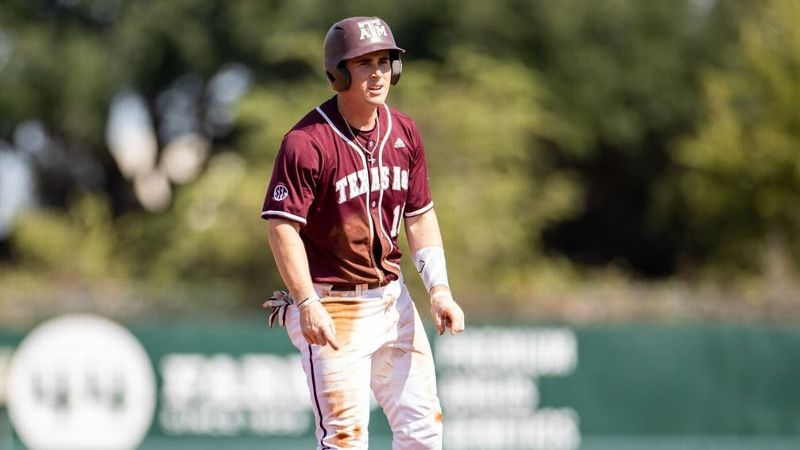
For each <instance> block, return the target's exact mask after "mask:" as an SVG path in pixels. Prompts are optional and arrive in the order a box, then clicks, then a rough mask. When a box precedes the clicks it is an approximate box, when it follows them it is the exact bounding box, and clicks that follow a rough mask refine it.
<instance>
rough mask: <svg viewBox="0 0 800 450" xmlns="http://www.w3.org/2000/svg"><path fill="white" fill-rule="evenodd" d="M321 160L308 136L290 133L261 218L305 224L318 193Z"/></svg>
mask: <svg viewBox="0 0 800 450" xmlns="http://www.w3.org/2000/svg"><path fill="white" fill-rule="evenodd" d="M320 161H321V158H320V154H319V149H318V148H317V146H316V145H315V144H314V141H313V139H312V138H311V136H310V135H309V134H308V133H305V132H303V131H292V132H290V133H288V134H287V135H286V136H285V137H284V138H283V142H282V143H281V148H280V150H279V151H278V155H277V157H276V158H275V166H274V167H273V169H272V179H271V180H270V182H269V187H268V188H267V193H266V196H265V198H264V206H263V207H262V209H261V217H262V218H264V219H270V218H276V217H277V218H282V219H287V220H291V221H294V222H298V223H300V224H303V225H305V224H306V218H307V215H308V210H309V208H310V207H311V204H312V203H313V202H314V195H315V192H316V191H317V180H319V173H320Z"/></svg>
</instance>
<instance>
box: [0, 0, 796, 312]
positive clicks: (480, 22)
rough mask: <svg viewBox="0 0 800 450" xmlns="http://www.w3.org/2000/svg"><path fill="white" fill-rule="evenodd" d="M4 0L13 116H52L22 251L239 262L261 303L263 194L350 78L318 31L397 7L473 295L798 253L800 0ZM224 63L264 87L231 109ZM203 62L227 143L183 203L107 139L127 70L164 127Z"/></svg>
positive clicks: (398, 101)
mask: <svg viewBox="0 0 800 450" xmlns="http://www.w3.org/2000/svg"><path fill="white" fill-rule="evenodd" d="M0 10H2V14H0V85H1V86H2V89H0V139H2V140H5V141H7V142H9V143H11V144H12V145H15V146H16V147H17V151H18V153H20V154H24V153H25V151H24V149H19V147H20V145H19V143H17V142H16V140H17V134H18V133H17V131H18V129H19V127H20V125H21V124H24V123H29V122H30V121H37V122H38V123H41V124H42V126H43V128H44V129H45V130H46V133H47V136H48V138H49V142H50V146H49V147H48V149H49V150H47V151H45V153H44V154H43V155H41V154H40V155H39V156H36V157H34V156H35V155H34V156H30V155H29V156H26V158H28V160H29V161H30V163H31V165H32V166H33V167H34V169H35V170H36V173H37V175H38V177H39V178H38V179H39V186H38V195H39V200H40V202H39V203H40V207H39V208H37V209H34V210H32V212H30V213H28V214H25V215H23V216H21V217H20V218H19V219H18V221H17V223H16V226H15V228H14V232H13V234H12V235H11V237H10V239H9V241H8V243H7V244H6V247H8V249H9V250H8V251H6V252H5V253H4V254H5V256H4V260H5V270H6V271H8V272H10V273H18V272H19V271H20V270H23V271H30V272H32V273H39V274H42V275H44V276H47V275H54V274H57V275H59V277H60V278H62V279H63V278H72V279H75V280H84V281H87V280H88V281H91V280H93V279H98V278H102V279H105V280H106V281H107V280H109V279H111V280H118V281H119V282H120V283H123V284H124V283H130V284H146V285H159V286H171V285H184V284H186V285H192V286H205V285H216V286H219V285H222V286H224V287H225V289H228V290H229V292H233V293H235V296H236V298H238V299H239V300H240V301H241V302H242V303H243V304H246V305H249V307H252V305H254V304H255V302H257V300H258V299H259V298H261V297H262V296H263V295H264V294H266V293H268V292H270V290H271V289H274V288H277V287H280V285H281V282H280V279H279V277H278V276H277V272H276V270H275V268H274V264H273V262H272V259H271V256H270V254H269V249H268V247H267V244H266V226H265V223H264V222H263V221H262V220H261V219H260V218H259V217H258V216H259V212H260V206H261V202H262V201H263V196H264V190H265V187H266V184H267V182H268V180H269V177H270V173H271V168H272V161H273V158H274V156H275V154H276V152H277V149H278V147H279V144H280V140H281V138H282V136H283V134H284V133H285V132H286V131H287V130H288V129H289V128H290V127H291V126H292V125H293V124H294V123H295V122H296V121H297V120H298V119H299V118H300V117H302V115H304V114H305V113H306V112H307V111H309V110H310V109H311V108H313V107H314V106H316V105H317V104H319V103H321V102H322V101H323V100H325V99H326V98H327V97H329V96H331V95H333V91H331V90H330V89H329V88H328V86H327V83H326V81H325V78H324V75H323V72H322V61H321V47H322V40H323V38H324V35H325V32H326V31H327V29H328V27H329V26H330V24H331V23H333V22H334V21H336V20H338V19H340V18H342V17H346V16H351V15H378V16H381V17H383V18H385V19H386V20H387V21H388V22H389V23H390V24H391V25H392V29H393V31H394V34H395V36H396V38H397V39H398V41H399V43H400V45H401V46H403V47H404V48H406V49H407V51H408V53H407V55H406V58H405V69H404V74H403V78H402V81H401V82H400V84H399V85H397V86H396V87H394V88H393V90H392V93H391V95H390V99H389V100H390V103H391V104H392V105H393V106H396V107H398V108H399V109H401V110H403V111H405V112H407V113H409V114H410V115H411V116H412V117H413V118H414V119H415V120H416V121H417V123H418V125H419V127H420V129H421V131H422V134H423V136H424V138H425V140H426V150H427V154H428V161H429V165H430V172H431V183H432V189H433V192H434V198H435V201H436V204H437V214H438V216H439V220H440V222H441V225H442V228H443V234H444V238H445V246H446V248H447V253H448V259H449V264H450V267H451V279H452V281H453V284H454V286H455V287H456V289H460V290H461V291H462V292H463V293H464V294H463V297H464V301H465V302H466V303H467V305H468V306H469V305H473V306H475V307H476V308H477V307H478V305H479V304H480V303H481V302H485V301H486V300H485V299H486V298H487V296H496V297H503V298H508V299H511V301H513V300H518V299H524V298H525V297H526V295H528V294H527V292H529V290H530V289H531V287H532V286H534V285H540V286H547V287H546V289H550V288H551V287H552V286H553V285H554V284H553V283H555V285H558V284H559V283H575V282H580V280H581V279H582V278H583V277H584V276H585V274H586V268H587V267H601V268H603V267H610V268H611V270H612V271H614V273H616V271H617V270H619V271H621V272H622V273H625V274H627V275H626V276H644V277H665V276H679V277H680V276H684V275H690V274H692V273H694V272H695V269H697V268H700V269H702V270H703V271H704V272H708V273H722V274H725V273H749V274H757V273H759V271H761V270H762V269H763V267H762V264H761V263H762V260H761V258H762V256H763V255H764V252H765V251H766V250H767V249H768V248H771V247H775V245H776V243H777V246H778V247H780V248H785V249H786V250H787V251H788V252H789V253H790V254H791V258H792V259H790V261H792V264H797V262H798V261H800V243H798V240H797V236H798V235H800V229H799V228H800V213H798V212H797V210H795V209H794V208H793V207H792V206H791V205H793V204H794V203H795V202H796V201H797V200H798V193H800V153H798V150H797V148H798V146H797V136H798V135H799V132H800V129H799V128H800V116H798V114H797V112H796V111H797V108H796V104H797V100H798V99H799V98H800V81H798V80H800V76H798V75H800V73H798V67H800V60H798V57H799V56H798V55H800V32H798V31H797V30H798V29H797V27H796V26H795V24H796V23H797V22H798V19H800V7H798V6H797V5H796V3H795V2H793V1H792V0H770V1H765V2H754V1H747V0H738V1H734V0H731V1H715V0H670V1H666V0H664V1H652V2H636V1H633V0H597V1H591V2H587V1H580V0H564V1H559V2H549V1H543V0H504V1H500V2H481V1H477V0H474V1H473V0H469V1H458V2H456V1H452V0H433V1H426V2H423V1H419V2H403V3H402V4H401V3H400V2H397V3H385V4H376V3H375V2H367V1H362V0H359V1H349V2H341V1H323V0H302V1H286V0H271V1H256V0H234V1H207V0H179V1H177V0H176V1H169V2H155V1H127V0H59V1H33V2H32V1H23V0H4V1H2V2H0ZM231 64H236V65H238V66H240V67H244V68H246V70H247V71H248V73H249V74H250V75H251V76H252V81H253V84H252V85H251V86H250V87H249V89H248V90H247V91H246V93H245V94H244V95H243V96H242V97H241V98H240V99H239V100H238V101H237V103H236V104H235V109H233V110H232V111H231V113H232V114H233V115H232V117H233V122H232V124H231V125H230V127H228V128H224V129H222V130H221V131H220V130H215V129H214V128H213V127H210V128H209V126H207V125H208V123H207V120H206V119H207V118H208V114H209V111H210V110H211V109H212V108H211V106H212V103H211V100H210V97H211V90H210V85H211V84H212V80H213V79H214V77H215V75H217V74H218V73H219V71H220V70H221V69H222V68H224V67H228V66H230V65H231ZM186 80H195V81H198V80H199V81H198V83H199V85H200V89H199V90H198V92H195V93H194V94H193V96H190V100H191V102H192V104H191V106H192V107H191V108H189V109H188V110H187V111H189V112H188V114H189V115H191V116H192V117H193V118H194V119H196V120H195V121H194V123H195V124H196V125H195V126H194V129H193V130H192V131H194V132H198V133H201V134H202V135H204V136H205V137H206V138H207V139H208V140H209V141H210V143H211V153H210V156H209V158H208V160H207V161H205V163H204V165H203V170H202V172H201V174H200V176H199V177H197V178H196V179H195V180H194V181H192V182H190V183H188V184H186V185H181V186H173V188H174V196H173V200H172V203H171V206H170V208H169V209H168V210H167V211H166V212H164V213H160V214H152V213H148V212H145V211H144V210H143V209H142V208H141V207H140V206H139V205H138V203H137V201H136V198H135V196H134V195H133V190H132V187H131V184H130V181H129V180H127V179H126V178H125V177H124V176H122V174H121V173H120V169H119V168H118V167H117V166H116V163H115V161H114V159H113V158H112V157H111V154H110V152H109V150H108V148H107V144H106V140H105V136H106V134H105V133H106V126H107V121H108V115H109V108H110V105H111V102H112V99H113V98H114V95H116V94H119V93H120V92H122V91H125V90H131V89H132V90H134V91H136V92H138V93H139V94H141V95H142V97H143V98H144V99H145V101H146V104H147V107H148V109H149V110H150V112H151V115H152V121H153V123H152V125H153V127H154V129H155V130H157V131H158V133H157V139H158V145H159V148H161V149H163V148H164V147H165V146H166V144H167V143H168V141H169V136H168V134H165V133H162V132H161V130H162V128H163V126H164V124H165V123H166V122H167V121H168V118H166V117H165V116H164V115H163V114H161V113H160V112H159V111H160V109H161V108H162V107H163V103H164V102H165V100H164V99H165V98H166V97H165V95H164V93H165V92H167V91H169V90H170V89H174V88H175V87H176V86H178V85H180V83H185V82H186ZM48 152H49V153H48ZM87 167H88V169H81V170H78V169H79V168H87ZM87 173H89V174H93V175H92V176H87V175H86V174H87ZM2 270H3V269H2V266H0V271H2ZM729 271H733V272H729ZM414 283H416V282H414Z"/></svg>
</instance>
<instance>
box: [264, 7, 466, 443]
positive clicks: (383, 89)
mask: <svg viewBox="0 0 800 450" xmlns="http://www.w3.org/2000/svg"><path fill="white" fill-rule="evenodd" d="M324 53H325V73H326V75H327V77H328V79H329V80H330V83H331V87H332V88H333V89H334V90H335V91H336V95H335V96H334V97H332V98H330V99H329V100H327V101H325V102H324V103H322V104H321V105H319V106H318V107H316V108H315V109H314V110H312V111H311V112H309V113H308V114H307V115H306V116H305V117H303V118H302V119H301V120H300V121H299V122H298V123H297V124H296V125H295V126H294V127H293V128H292V129H291V130H290V131H289V132H288V133H287V134H286V136H285V137H284V139H283V142H282V144H281V148H280V151H279V152H278V155H277V158H276V161H275V166H274V170H273V172H272V179H271V181H270V184H269V188H268V190H267V194H266V198H265V200H264V207H263V210H262V213H261V216H262V217H263V218H265V219H268V220H269V244H270V247H271V249H272V253H273V255H274V257H275V262H276V264H277V266H278V270H279V271H280V274H281V277H282V279H283V281H284V282H285V283H286V286H287V288H288V291H289V292H288V293H285V292H276V294H275V295H274V296H273V298H271V299H270V300H268V301H267V302H266V303H265V307H272V308H273V310H272V314H271V316H270V324H272V323H273V322H274V321H275V320H278V321H279V322H280V323H282V324H284V325H285V326H286V327H287V330H288V333H289V337H290V338H291V340H292V343H293V344H294V345H295V346H296V347H297V348H298V350H300V352H301V354H302V362H303V369H304V370H305V372H306V375H307V378H308V387H309V391H310V395H311V403H312V407H313V410H314V415H315V419H316V425H317V430H316V438H317V443H316V445H317V447H316V448H317V449H339V448H357V449H366V448H367V442H368V440H367V423H368V421H369V401H370V395H369V393H370V389H371V390H372V392H373V393H374V394H375V397H376V399H377V400H378V402H379V403H380V405H381V407H382V408H383V411H384V412H385V413H386V416H387V418H388V419H389V424H390V426H391V428H392V433H393V448H394V449H409V450H410V449H414V450H420V449H439V448H441V446H442V423H441V422H442V413H441V409H440V406H439V399H438V397H437V394H436V380H435V373H434V367H433V358H432V355H431V349H430V346H429V344H428V340H427V337H426V335H425V330H424V329H423V326H422V323H421V321H420V318H419V314H418V313H417V310H416V308H415V306H414V303H413V302H412V300H411V297H410V296H409V293H408V290H407V288H406V286H405V284H404V282H403V275H402V273H401V271H400V257H401V255H402V252H401V251H400V249H399V248H398V247H397V236H398V234H399V233H400V227H401V225H404V226H405V231H406V235H407V237H408V242H409V247H410V251H411V253H412V254H413V257H414V263H415V266H416V268H417V271H418V272H419V273H420V275H421V277H422V281H423V283H424V284H425V287H426V288H427V290H428V293H429V294H430V304H431V314H432V316H433V320H434V323H435V325H436V329H437V331H438V332H439V334H443V333H444V331H445V329H446V328H449V329H450V332H451V333H452V334H455V333H458V332H460V331H462V330H463V329H464V313H463V312H462V310H461V308H460V307H459V306H458V304H457V303H456V302H455V301H454V300H453V297H452V295H451V293H450V288H449V286H448V280H447V270H446V265H445V256H444V251H443V249H442V239H441V235H440V232H439V225H438V222H437V219H436V214H435V213H434V209H433V201H432V198H431V192H430V189H429V186H428V173H427V167H426V161H425V151H424V147H423V143H422V137H421V136H420V134H419V131H418V130H417V127H416V125H415V124H414V122H413V121H412V120H411V119H410V118H409V117H408V116H406V115H404V114H403V113H401V112H399V111H397V110H395V109H393V108H390V107H389V106H388V105H387V104H386V97H387V95H388V93H389V88H390V86H392V85H394V84H397V82H398V81H399V79H400V75H401V73H402V63H401V61H400V55H401V54H402V53H404V50H403V49H401V48H400V47H398V46H397V45H396V44H395V40H394V37H393V35H392V31H391V30H390V29H389V25H387V24H386V22H384V21H383V20H381V19H379V18H377V17H351V18H348V19H344V20H342V21H340V22H337V23H336V24H334V25H333V27H331V29H330V31H328V34H327V36H326V37H325V44H324Z"/></svg>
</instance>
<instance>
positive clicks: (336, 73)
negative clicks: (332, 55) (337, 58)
mask: <svg viewBox="0 0 800 450" xmlns="http://www.w3.org/2000/svg"><path fill="white" fill-rule="evenodd" d="M329 69H330V70H326V71H325V75H326V76H327V77H328V80H329V81H330V82H331V87H332V88H333V90H335V91H337V92H341V91H346V90H347V88H349V87H350V72H349V71H348V70H347V68H346V67H345V66H344V62H342V63H340V64H339V65H338V66H336V67H329ZM331 72H333V73H331Z"/></svg>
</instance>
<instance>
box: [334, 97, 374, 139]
mask: <svg viewBox="0 0 800 450" xmlns="http://www.w3.org/2000/svg"><path fill="white" fill-rule="evenodd" d="M336 103H337V106H338V107H339V112H340V113H341V114H342V117H343V118H344V120H346V121H347V123H349V124H350V126H351V127H353V128H354V129H357V130H364V131H366V130H371V129H373V128H374V127H375V119H377V118H378V108H376V107H375V106H372V105H364V104H354V103H353V102H348V101H347V100H346V99H344V98H342V96H341V95H337V96H336Z"/></svg>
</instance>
